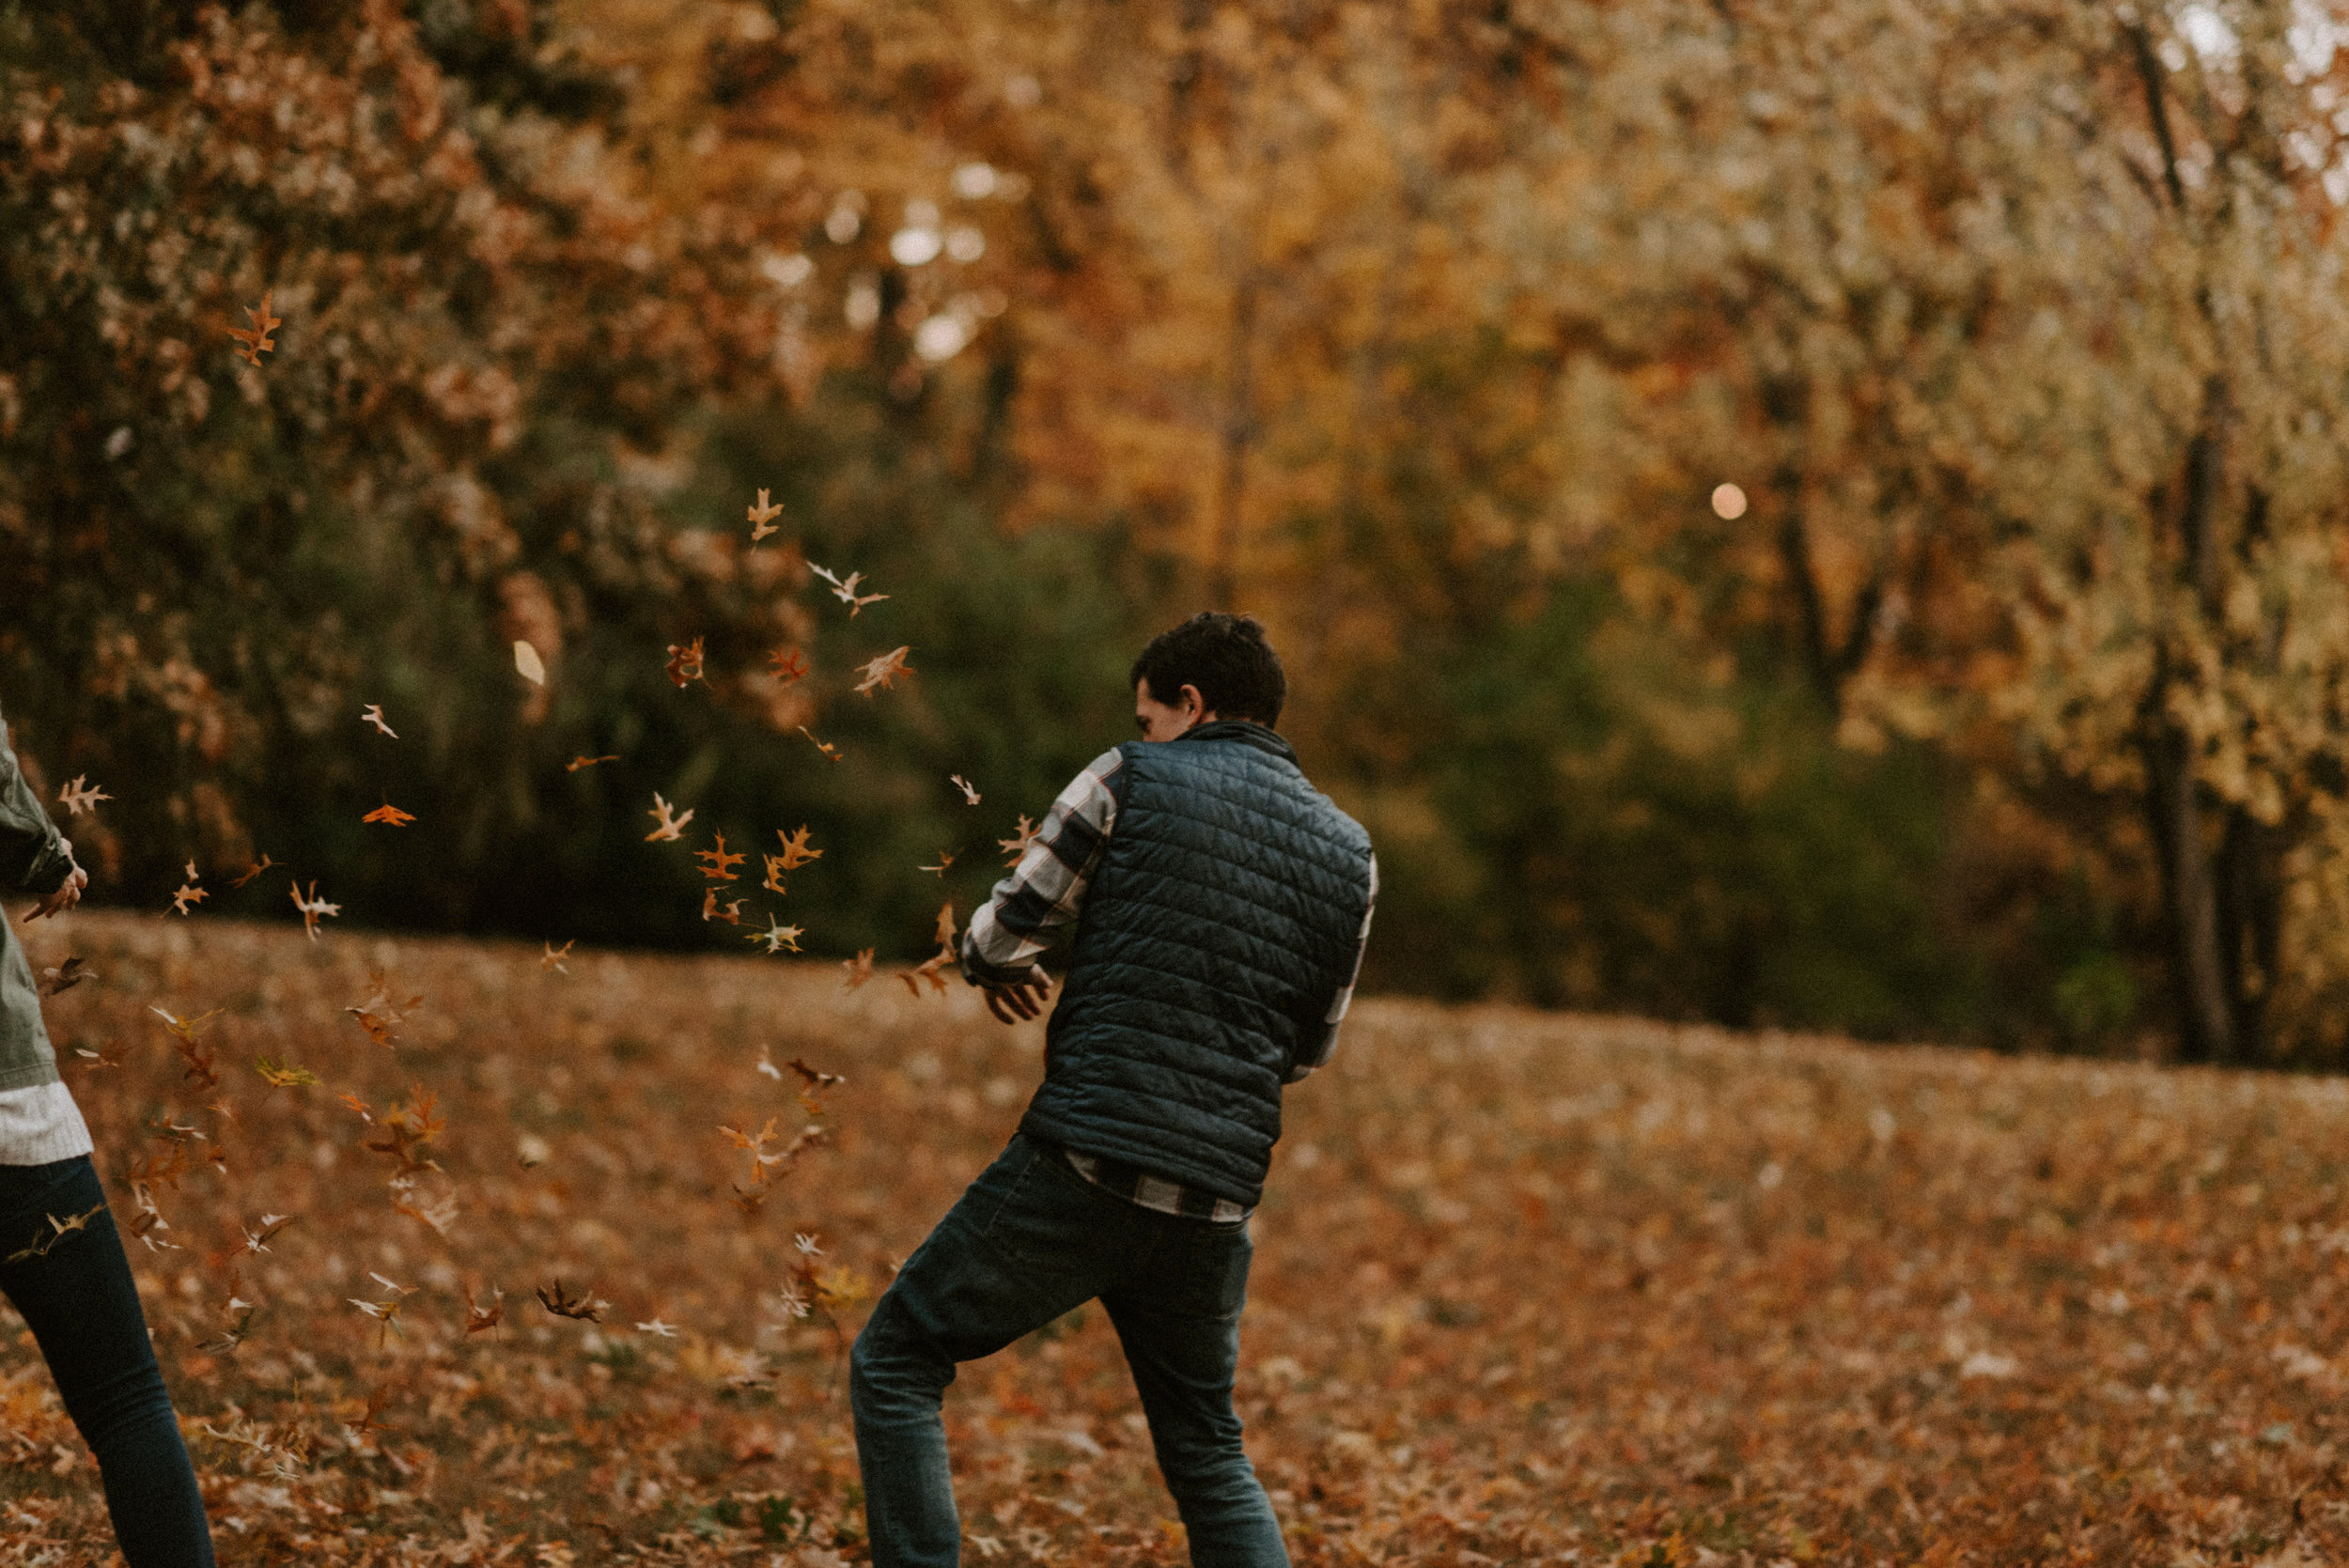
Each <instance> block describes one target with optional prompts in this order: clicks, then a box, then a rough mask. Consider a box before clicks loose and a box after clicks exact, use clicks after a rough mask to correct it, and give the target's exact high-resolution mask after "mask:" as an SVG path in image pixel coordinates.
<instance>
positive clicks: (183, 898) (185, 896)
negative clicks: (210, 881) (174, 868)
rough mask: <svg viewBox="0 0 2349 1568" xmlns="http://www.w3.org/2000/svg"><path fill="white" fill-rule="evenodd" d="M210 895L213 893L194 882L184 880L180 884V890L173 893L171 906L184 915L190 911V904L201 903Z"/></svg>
mask: <svg viewBox="0 0 2349 1568" xmlns="http://www.w3.org/2000/svg"><path fill="white" fill-rule="evenodd" d="M210 896H211V894H210V893H206V892H205V891H204V890H203V889H202V888H199V887H197V886H195V884H194V883H193V882H183V883H181V884H180V887H179V892H178V893H173V894H172V895H171V907H172V908H175V909H177V910H179V912H180V913H181V914H183V915H184V914H186V913H187V912H188V906H190V905H191V904H201V903H203V902H204V900H205V899H207V898H209V897H210Z"/></svg>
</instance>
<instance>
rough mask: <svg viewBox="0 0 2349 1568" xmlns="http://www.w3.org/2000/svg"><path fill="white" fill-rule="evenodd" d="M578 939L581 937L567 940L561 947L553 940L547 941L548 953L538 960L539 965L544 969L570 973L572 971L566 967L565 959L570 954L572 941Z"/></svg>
mask: <svg viewBox="0 0 2349 1568" xmlns="http://www.w3.org/2000/svg"><path fill="white" fill-rule="evenodd" d="M577 940H579V939H578V938H577V937H573V938H572V939H571V940H570V941H568V942H565V943H564V944H563V945H562V946H561V947H557V946H555V945H554V943H553V942H552V941H549V942H547V943H546V944H545V945H546V950H547V951H546V955H545V956H543V957H541V958H540V959H539V960H538V967H539V968H540V969H542V970H554V971H555V972H556V973H558V974H568V973H570V972H571V971H570V970H568V969H567V968H565V967H564V964H563V960H564V959H565V958H566V957H568V956H569V955H570V951H571V942H576V941H577Z"/></svg>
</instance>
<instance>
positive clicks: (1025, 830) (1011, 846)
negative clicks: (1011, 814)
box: [995, 812, 1037, 865]
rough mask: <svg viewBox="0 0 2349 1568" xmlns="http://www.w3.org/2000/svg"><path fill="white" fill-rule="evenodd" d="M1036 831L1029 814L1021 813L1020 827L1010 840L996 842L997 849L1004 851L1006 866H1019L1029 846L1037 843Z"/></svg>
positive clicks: (1003, 839)
mask: <svg viewBox="0 0 2349 1568" xmlns="http://www.w3.org/2000/svg"><path fill="white" fill-rule="evenodd" d="M1036 831H1037V830H1036V826H1035V824H1034V823H1033V822H1031V821H1029V820H1028V814H1027V813H1026V812H1021V813H1020V814H1019V828H1018V829H1017V830H1016V831H1014V833H1013V835H1012V836H1011V837H1010V838H999V839H997V840H996V841H995V845H996V847H998V848H1000V849H1001V850H1003V863H1004V864H1005V865H1017V864H1018V863H1019V857H1020V856H1022V855H1024V854H1026V853H1027V852H1028V846H1029V845H1031V844H1034V842H1035V835H1036Z"/></svg>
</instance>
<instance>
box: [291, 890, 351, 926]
mask: <svg viewBox="0 0 2349 1568" xmlns="http://www.w3.org/2000/svg"><path fill="white" fill-rule="evenodd" d="M292 891H293V901H294V908H297V909H300V910H301V911H302V926H303V930H305V931H307V932H309V934H310V939H311V940H312V941H317V940H318V939H319V917H320V916H324V915H339V914H341V913H342V912H343V907H342V906H341V905H340V904H329V903H328V902H327V901H326V900H325V899H323V898H320V897H319V885H318V883H317V882H316V881H315V880H313V881H312V882H311V883H310V896H309V897H308V898H306V899H305V898H303V896H302V884H301V883H299V882H296V883H295V884H294V885H293V890H292Z"/></svg>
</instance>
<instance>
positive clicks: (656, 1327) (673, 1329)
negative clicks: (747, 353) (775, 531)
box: [636, 490, 767, 1340]
mask: <svg viewBox="0 0 2349 1568" xmlns="http://www.w3.org/2000/svg"><path fill="white" fill-rule="evenodd" d="M758 493H759V494H761V495H765V494H766V493H767V492H766V491H765V490H761V491H759V492H758ZM636 1331H637V1332H638V1333H640V1334H658V1335H660V1336H661V1338H662V1339H664V1340H673V1339H676V1338H677V1326H676V1325H675V1324H670V1323H663V1322H661V1320H660V1319H659V1318H657V1317H656V1318H654V1319H653V1320H652V1321H651V1322H650V1323H640V1324H638V1325H637V1326H636Z"/></svg>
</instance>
